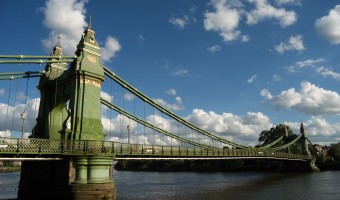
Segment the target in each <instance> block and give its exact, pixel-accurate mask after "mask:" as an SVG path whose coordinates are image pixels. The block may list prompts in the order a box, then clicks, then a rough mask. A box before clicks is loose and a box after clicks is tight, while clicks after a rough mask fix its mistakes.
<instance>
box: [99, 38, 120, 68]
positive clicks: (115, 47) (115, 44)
mask: <svg viewBox="0 0 340 200" xmlns="http://www.w3.org/2000/svg"><path fill="white" fill-rule="evenodd" d="M121 49H122V47H121V46H120V44H119V41H118V40H117V39H116V38H114V37H112V36H108V37H107V39H106V42H105V46H104V47H102V48H101V61H102V62H103V63H105V62H110V61H111V59H112V58H113V57H114V56H115V55H116V53H117V52H118V51H120V50H121Z"/></svg>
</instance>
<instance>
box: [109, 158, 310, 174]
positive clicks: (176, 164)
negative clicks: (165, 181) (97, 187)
mask: <svg viewBox="0 0 340 200" xmlns="http://www.w3.org/2000/svg"><path fill="white" fill-rule="evenodd" d="M115 169H116V170H121V171H150V172H152V171H154V172H247V171H249V172H250V171H251V172H277V171H280V172H307V171H312V169H311V167H310V166H309V164H308V163H307V162H300V161H270V160H209V161H206V160H171V161H166V160H125V161H119V162H118V163H117V164H116V165H115Z"/></svg>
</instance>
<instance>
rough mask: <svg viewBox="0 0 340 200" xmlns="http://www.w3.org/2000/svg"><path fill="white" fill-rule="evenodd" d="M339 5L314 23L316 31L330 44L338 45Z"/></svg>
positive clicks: (339, 33) (339, 35) (339, 32)
mask: <svg viewBox="0 0 340 200" xmlns="http://www.w3.org/2000/svg"><path fill="white" fill-rule="evenodd" d="M339 27H340V5H337V6H335V7H334V8H333V9H331V10H330V11H329V13H328V15H326V16H323V17H321V18H319V19H317V20H316V21H315V28H316V31H317V32H318V33H319V34H320V36H321V37H323V38H325V39H326V40H328V41H329V42H330V43H331V44H340V29H339Z"/></svg>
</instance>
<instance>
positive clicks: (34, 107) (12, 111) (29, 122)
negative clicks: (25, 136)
mask: <svg viewBox="0 0 340 200" xmlns="http://www.w3.org/2000/svg"><path fill="white" fill-rule="evenodd" d="M39 103H40V99H29V98H28V99H27V107H26V111H25V112H26V113H27V118H26V120H25V126H24V132H25V133H26V132H27V133H28V132H31V130H32V128H33V127H34V125H35V124H36V117H37V116H36V115H37V114H38V109H39ZM24 109H25V104H23V103H21V104H16V106H15V107H13V106H8V105H6V104H2V103H0V116H3V117H1V118H0V130H2V131H4V130H5V127H6V131H9V132H10V133H13V132H17V133H18V132H20V133H21V131H22V130H21V127H22V119H21V113H22V112H23V111H24ZM12 122H13V124H12ZM3 134H4V133H3ZM8 134H9V133H6V135H8Z"/></svg>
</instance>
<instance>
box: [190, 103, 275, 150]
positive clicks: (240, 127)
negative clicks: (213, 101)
mask: <svg viewBox="0 0 340 200" xmlns="http://www.w3.org/2000/svg"><path fill="white" fill-rule="evenodd" d="M186 119H187V120H188V121H190V122H192V123H194V124H196V125H198V126H199V127H201V128H202V129H204V130H206V131H209V132H213V133H214V134H217V135H219V136H222V137H225V138H226V137H230V136H232V137H231V138H233V141H235V142H239V143H243V144H245V143H246V144H249V143H252V144H255V143H256V142H257V138H258V136H259V134H260V133H261V131H262V130H267V129H269V128H270V127H271V126H272V125H271V124H270V123H269V118H268V117H267V116H265V115H263V114H262V113H261V112H258V113H254V112H247V114H246V115H245V116H237V115H234V114H232V113H222V114H216V113H215V112H212V111H210V112H206V111H204V110H202V109H194V110H193V111H192V113H191V114H190V115H189V116H187V117H186Z"/></svg>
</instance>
